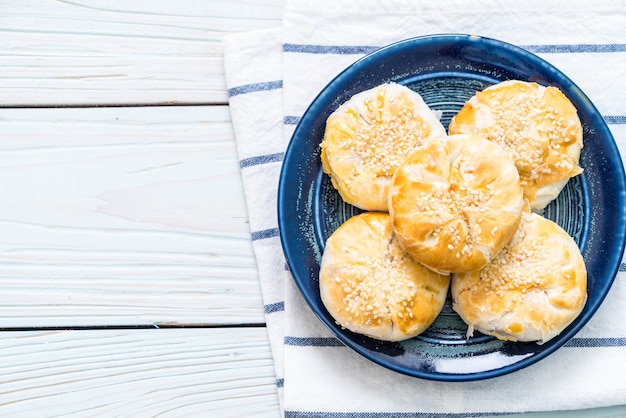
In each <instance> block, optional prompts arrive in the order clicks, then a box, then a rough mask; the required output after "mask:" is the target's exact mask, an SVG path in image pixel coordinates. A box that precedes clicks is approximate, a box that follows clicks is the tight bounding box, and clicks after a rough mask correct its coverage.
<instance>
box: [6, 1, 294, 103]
mask: <svg viewBox="0 0 626 418" xmlns="http://www.w3.org/2000/svg"><path fill="white" fill-rule="evenodd" d="M283 3H284V0H221V1H220V0H212V1H207V0H184V1H183V2H179V1H172V0H151V1H147V0H141V1H124V0H75V1H51V0H24V1H13V0H0V11H1V12H0V54H1V55H0V57H1V59H0V92H1V94H0V106H15V105H25V106H32V105H45V106H49V105H58V104H72V105H102V104H115V105H119V104H145V103H176V104H190V103H203V104H204V103H226V101H227V96H226V87H225V82H224V70H223V54H222V45H221V39H222V37H223V35H224V34H226V33H232V32H240V31H245V30H253V29H260V28H267V27H275V26H278V25H280V19H281V17H282V10H283Z"/></svg>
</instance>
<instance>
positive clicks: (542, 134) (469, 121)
mask: <svg viewBox="0 0 626 418" xmlns="http://www.w3.org/2000/svg"><path fill="white" fill-rule="evenodd" d="M448 132H449V134H451V135H452V134H469V133H475V134H480V135H482V136H484V137H485V138H487V139H489V140H490V141H493V142H495V143H496V144H498V145H500V146H501V147H503V148H504V149H505V150H507V152H508V153H509V154H510V155H511V157H512V158H513V160H514V161H515V165H516V167H517V169H518V170H519V173H520V179H521V182H522V188H523V189H524V196H525V197H526V199H527V200H528V201H529V202H530V206H531V208H532V209H536V210H541V209H543V208H544V207H545V206H546V205H547V204H548V203H550V202H551V201H552V200H553V199H555V198H556V196H557V195H558V194H559V193H560V191H561V190H562V189H563V187H564V186H565V184H566V183H567V181H568V180H569V179H570V178H571V177H573V176H575V175H577V174H580V173H581V172H582V169H581V168H580V167H579V166H578V161H579V158H580V150H581V149H582V147H583V136H582V126H581V123H580V120H579V118H578V115H577V113H576V108H575V107H574V105H572V103H571V102H570V101H569V99H567V97H565V95H563V93H561V91H560V90H559V89H557V88H556V87H544V86H540V85H538V84H537V83H528V82H523V81H518V80H509V81H505V82H502V83H499V84H496V85H493V86H491V87H488V88H487V89H485V90H483V91H482V92H478V93H476V95H475V96H474V97H472V98H471V99H470V100H469V101H467V102H466V103H465V105H464V106H463V108H462V109H461V110H460V111H459V113H458V114H457V115H456V116H455V117H454V118H453V119H452V121H451V122H450V126H449V129H448Z"/></svg>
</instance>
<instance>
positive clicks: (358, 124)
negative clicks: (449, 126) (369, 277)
mask: <svg viewBox="0 0 626 418" xmlns="http://www.w3.org/2000/svg"><path fill="white" fill-rule="evenodd" d="M445 134H446V132H445V128H444V127H443V125H441V123H440V122H439V120H438V119H437V117H436V116H435V114H434V113H433V112H432V111H431V110H430V108H429V107H428V106H427V105H426V103H424V100H422V97H421V96H420V95H419V94H418V93H416V92H414V91H412V90H411V89H409V88H408V87H405V86H402V85H399V84H394V83H389V84H383V85H380V86H378V87H375V88H373V89H370V90H367V91H363V92H361V93H358V94H356V95H354V96H353V97H352V98H350V100H348V101H347V102H346V103H344V104H342V105H341V106H340V107H339V108H338V109H337V110H336V111H335V112H333V113H332V114H331V115H330V116H329V118H328V120H327V122H326V131H325V133H324V140H323V141H322V143H321V148H322V150H321V159H322V167H323V169H324V172H325V173H326V174H329V175H330V178H331V181H332V184H333V186H334V187H335V189H337V190H338V191H339V194H340V195H341V197H342V198H343V199H344V200H345V201H346V202H348V203H350V204H352V205H354V206H357V207H359V208H361V209H364V210H368V211H384V212H386V211H387V190H388V187H389V182H390V180H391V176H392V175H393V173H394V172H395V171H396V169H397V168H398V166H399V165H400V163H401V162H402V161H403V159H404V157H405V156H406V155H407V154H408V153H409V152H410V151H411V150H412V149H413V148H414V147H415V146H416V145H419V144H420V143H421V142H422V141H423V140H424V139H427V138H431V137H440V136H445Z"/></svg>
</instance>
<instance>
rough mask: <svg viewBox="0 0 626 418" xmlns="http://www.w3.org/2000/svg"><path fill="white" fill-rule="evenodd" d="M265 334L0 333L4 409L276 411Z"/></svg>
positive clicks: (171, 413) (35, 412) (16, 412)
mask: <svg viewBox="0 0 626 418" xmlns="http://www.w3.org/2000/svg"><path fill="white" fill-rule="evenodd" d="M265 332H266V330H265V329H264V328H237V329H169V330H98V331H84V330H83V331H54V332H44V331H29V332H21V331H20V332H3V333H0V359H1V360H0V365H1V367H0V416H3V417H9V416H20V417H23V416H28V417H43V416H46V417H53V416H64V417H74V416H89V417H94V416H108V417H111V416H151V417H155V416H162V417H181V416H185V417H189V416H202V417H209V416H211V417H252V416H254V417H278V416H279V411H278V399H277V396H276V379H275V377H274V370H273V366H272V359H271V356H270V354H269V346H268V344H267V337H266V335H265Z"/></svg>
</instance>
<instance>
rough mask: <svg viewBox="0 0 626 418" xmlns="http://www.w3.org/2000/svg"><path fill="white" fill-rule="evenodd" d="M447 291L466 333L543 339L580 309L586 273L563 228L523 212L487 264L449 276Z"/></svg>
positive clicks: (569, 321)
mask: <svg viewBox="0 0 626 418" xmlns="http://www.w3.org/2000/svg"><path fill="white" fill-rule="evenodd" d="M451 293H452V298H453V309H454V310H455V311H456V312H457V313H458V314H459V315H460V316H461V318H462V319H463V320H464V321H465V323H467V324H468V326H469V328H468V336H471V335H472V334H473V332H474V330H477V331H480V332H482V333H484V334H488V335H493V336H495V337H496V338H499V339H502V340H510V341H537V342H538V343H545V342H546V341H549V340H551V339H552V338H554V337H555V336H557V335H558V334H560V333H561V332H562V331H563V329H565V327H567V326H568V325H569V324H570V323H571V322H572V321H573V320H574V319H575V318H576V317H577V316H578V315H579V314H580V312H581V311H582V309H583V307H584V304H585V301H586V298H587V271H586V268H585V263H584V261H583V257H582V255H581V253H580V250H579V248H578V246H577V245H576V243H575V242H574V240H573V239H572V238H571V237H570V236H569V235H568V234H567V232H565V231H564V230H563V229H562V228H561V227H560V226H559V225H557V224H556V223H555V222H553V221H551V220H548V219H546V218H543V217H542V216H540V215H537V214H535V213H530V211H528V212H527V213H524V216H523V220H522V223H521V225H520V229H519V231H518V232H517V233H516V234H515V236H514V238H513V240H512V241H511V243H510V244H509V245H507V247H505V249H504V250H502V252H501V253H500V254H498V256H497V257H496V258H495V259H494V260H493V261H492V262H491V263H490V264H489V265H487V266H486V267H485V268H484V269H482V270H480V271H476V272H472V273H466V274H458V275H454V276H453V279H452V292H451Z"/></svg>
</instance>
